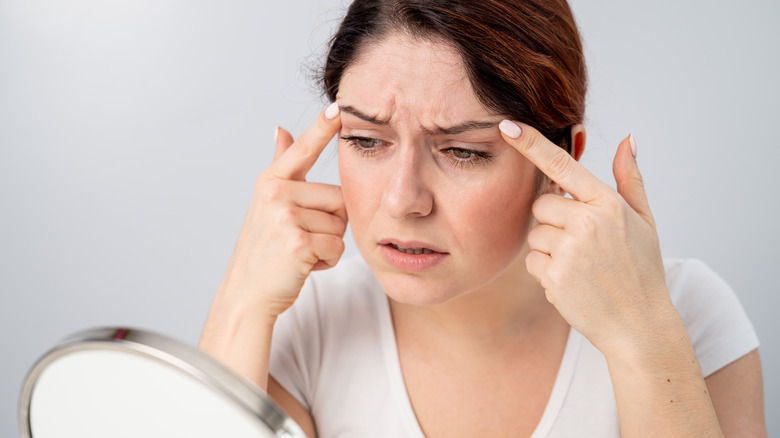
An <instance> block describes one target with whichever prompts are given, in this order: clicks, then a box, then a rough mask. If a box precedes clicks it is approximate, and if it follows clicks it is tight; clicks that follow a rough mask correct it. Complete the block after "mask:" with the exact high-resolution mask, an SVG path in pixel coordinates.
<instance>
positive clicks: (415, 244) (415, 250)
mask: <svg viewBox="0 0 780 438" xmlns="http://www.w3.org/2000/svg"><path fill="white" fill-rule="evenodd" d="M378 243H379V245H381V246H384V247H387V248H388V249H391V248H392V249H394V250H396V251H398V252H402V253H404V254H410V255H427V254H447V251H444V250H443V249H441V248H439V247H437V246H435V245H433V244H431V243H427V242H422V241H417V240H408V241H401V240H397V239H382V240H380V241H379V242H378Z"/></svg>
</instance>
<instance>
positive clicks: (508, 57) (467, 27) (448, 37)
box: [321, 0, 587, 152]
mask: <svg viewBox="0 0 780 438" xmlns="http://www.w3.org/2000/svg"><path fill="white" fill-rule="evenodd" d="M393 31H403V32H408V33H409V34H411V35H412V36H415V37H422V38H426V37H427V38H442V39H443V40H444V41H446V42H448V43H450V44H452V45H453V47H454V48H455V49H456V50H457V51H458V52H459V53H460V55H461V57H462V58H463V62H464V65H465V68H466V71H467V73H468V76H469V79H470V81H471V84H472V87H473V88H474V91H475V92H476V95H477V97H478V99H479V100H480V101H481V102H482V104H483V105H485V107H487V108H488V109H490V110H492V111H495V112H497V113H498V114H502V115H506V116H507V117H509V118H512V119H514V120H517V121H520V122H523V123H526V124H529V125H531V126H533V127H535V128H536V129H538V130H539V131H540V132H541V133H542V134H543V135H544V136H545V137H547V138H548V139H550V140H551V141H552V142H554V143H556V144H558V145H559V146H561V147H562V148H564V149H565V150H566V151H568V152H571V144H570V143H571V127H572V125H575V124H577V123H581V122H582V120H583V117H584V113H585V90H586V86H587V85H586V82H587V79H586V76H587V74H586V69H585V59H584V57H583V54H582V44H581V42H580V37H579V32H578V31H577V25H576V24H575V22H574V16H573V15H572V13H571V9H570V8H569V5H568V4H567V3H566V0H468V1H446V0H356V1H354V2H353V3H352V4H351V5H350V7H349V9H348V11H347V15H346V16H345V17H344V20H343V21H342V22H341V26H340V27H339V29H338V31H337V32H336V34H335V35H334V36H333V38H332V39H331V42H330V50H329V52H328V56H327V59H326V62H325V67H324V69H323V71H322V75H321V80H322V86H323V88H324V91H325V94H326V95H327V96H328V98H330V100H331V101H335V100H336V94H337V93H338V89H339V82H340V80H341V76H342V75H343V73H344V71H345V70H346V69H347V67H349V65H350V64H351V63H353V62H354V61H355V59H356V58H357V56H358V55H359V54H360V53H359V52H360V50H361V49H363V48H364V47H365V46H366V45H367V44H368V43H370V42H372V41H376V40H378V39H381V38H382V37H384V36H387V35H388V34H389V33H391V32H393Z"/></svg>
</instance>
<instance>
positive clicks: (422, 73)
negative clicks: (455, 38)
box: [337, 33, 490, 126]
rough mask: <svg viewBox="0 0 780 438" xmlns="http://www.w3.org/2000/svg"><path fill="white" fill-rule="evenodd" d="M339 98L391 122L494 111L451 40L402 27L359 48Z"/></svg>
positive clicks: (436, 121) (442, 120) (438, 120)
mask: <svg viewBox="0 0 780 438" xmlns="http://www.w3.org/2000/svg"><path fill="white" fill-rule="evenodd" d="M337 100H339V102H340V103H346V104H349V105H353V106H356V107H358V108H360V109H361V110H362V111H364V112H366V113H368V114H369V115H371V116H374V117H377V118H378V119H382V120H390V121H391V123H392V122H401V121H404V120H416V121H417V122H419V123H421V124H422V125H423V126H428V125H433V126H442V124H444V125H446V124H448V123H449V122H451V121H453V120H461V119H464V118H465V119H472V118H475V117H480V116H484V115H486V114H490V112H489V111H488V110H487V109H486V108H485V107H484V106H483V105H482V104H481V103H480V102H479V100H478V99H477V97H476V95H475V93H474V90H473V88H472V86H471V81H469V78H468V74H467V72H466V69H465V67H464V64H463V60H462V57H461V55H460V54H459V53H458V52H457V51H456V50H455V49H454V48H453V47H452V46H451V45H449V44H447V43H446V42H444V41H442V40H436V39H429V38H414V37H411V36H409V35H405V34H402V33H394V34H391V35H389V36H387V37H385V38H383V39H381V40H379V41H376V42H371V43H369V44H368V45H367V46H366V47H365V48H364V49H363V50H362V51H361V52H360V55H359V56H358V57H357V59H356V60H355V62H354V63H353V64H352V65H350V66H349V67H348V68H347V69H346V70H345V72H344V74H343V75H342V78H341V83H340V84H339V93H338V96H337Z"/></svg>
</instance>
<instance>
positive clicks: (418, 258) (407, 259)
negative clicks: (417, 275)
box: [378, 239, 449, 272]
mask: <svg viewBox="0 0 780 438" xmlns="http://www.w3.org/2000/svg"><path fill="white" fill-rule="evenodd" d="M378 244H379V251H380V253H381V254H382V257H383V258H384V259H385V262H387V264H389V265H390V266H392V267H394V268H396V269H398V270H401V271H410V272H422V271H425V270H427V269H431V268H433V267H434V266H436V265H438V264H439V263H441V262H443V261H444V260H445V259H446V258H447V257H448V256H449V253H447V252H446V251H444V250H442V249H441V248H439V247H436V246H435V245H431V244H430V243H426V242H420V241H415V240H396V239H382V240H380V241H379V242H378ZM393 245H396V246H400V247H403V248H427V249H430V250H432V251H434V252H431V253H428V254H407V253H405V252H401V251H399V250H397V249H395V248H394V247H393Z"/></svg>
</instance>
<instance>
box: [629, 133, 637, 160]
mask: <svg viewBox="0 0 780 438" xmlns="http://www.w3.org/2000/svg"><path fill="white" fill-rule="evenodd" d="M628 144H630V145H631V155H633V156H634V158H636V140H634V134H628Z"/></svg>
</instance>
